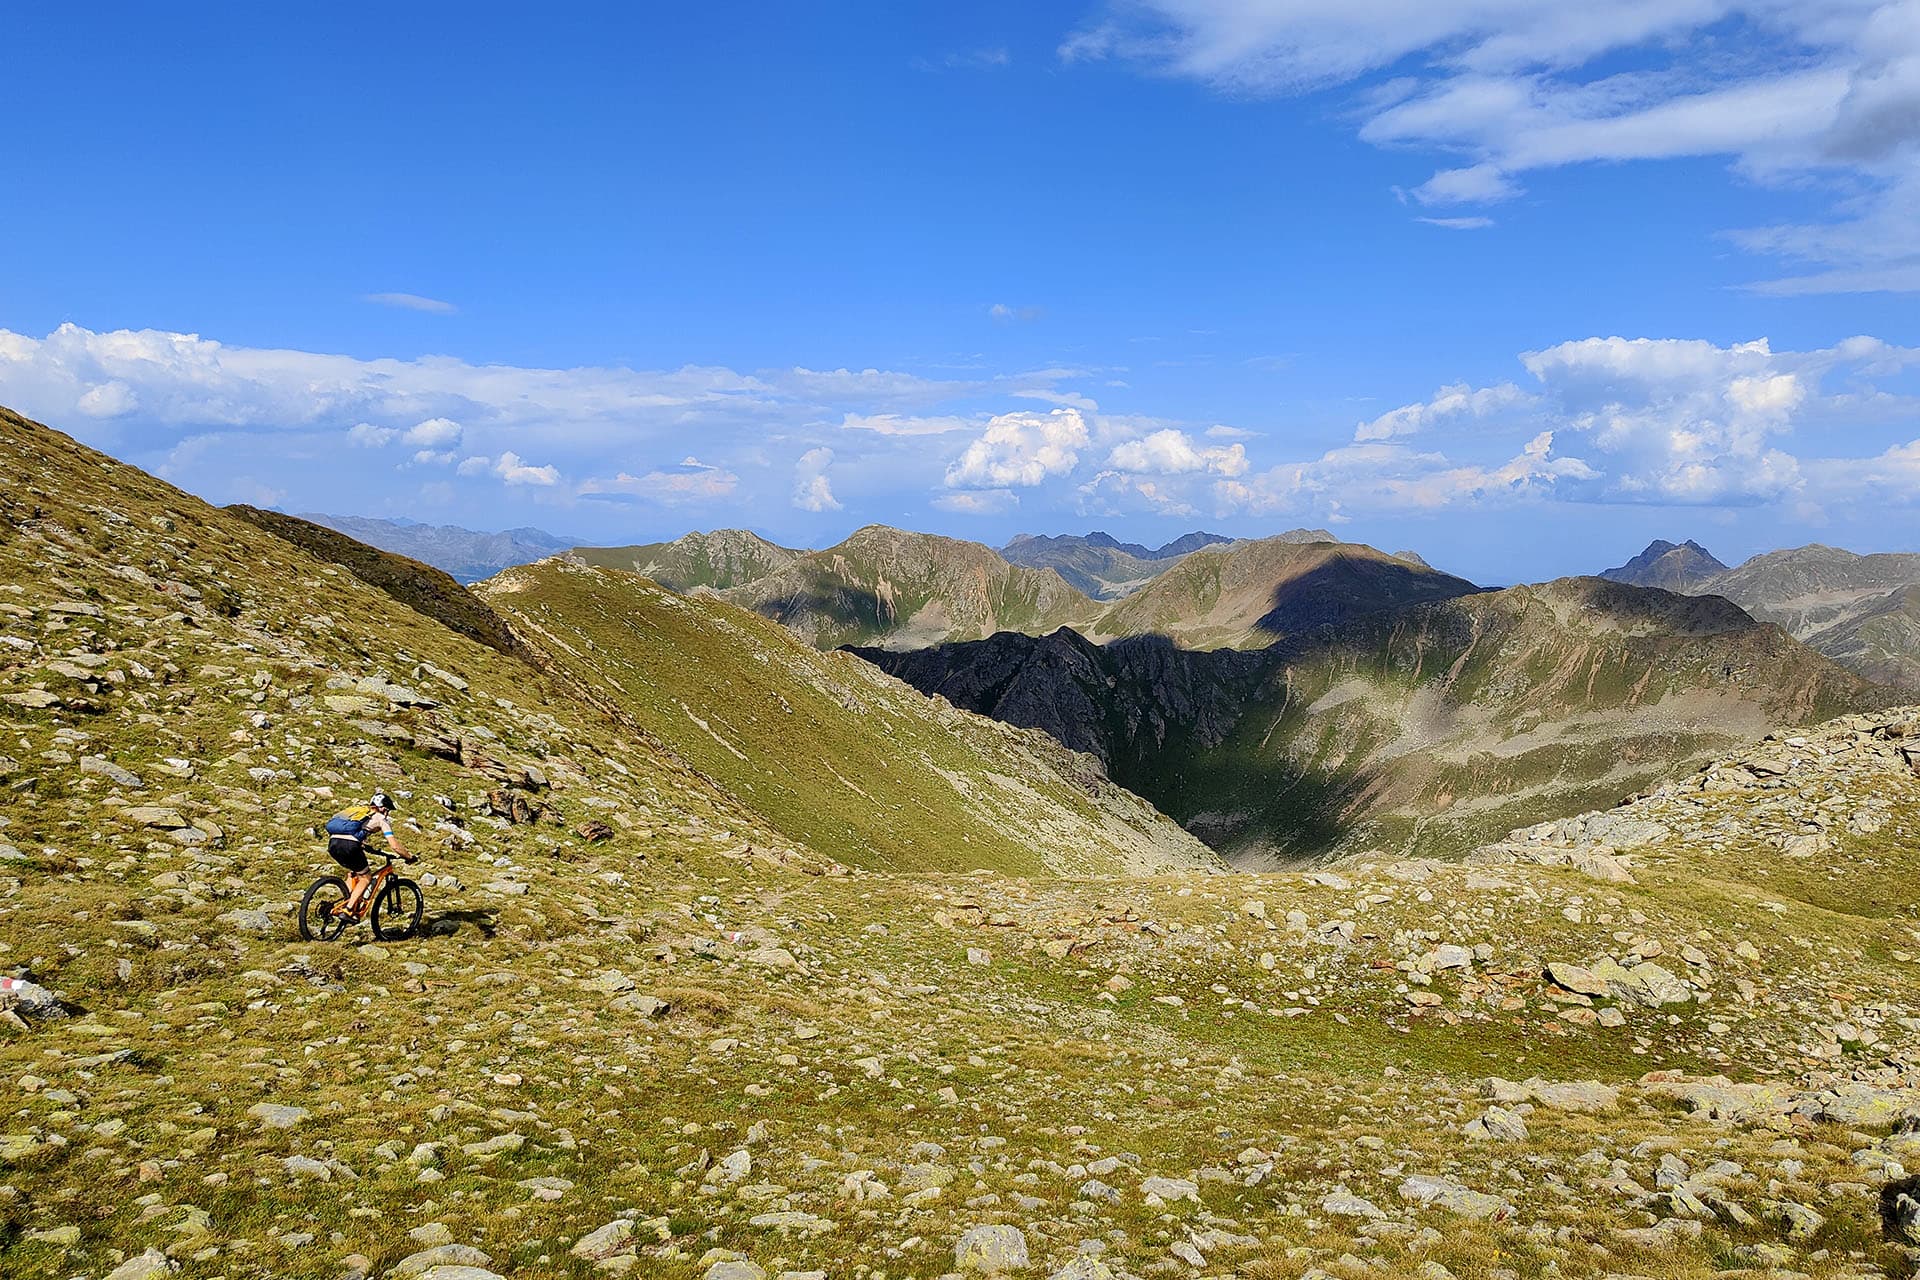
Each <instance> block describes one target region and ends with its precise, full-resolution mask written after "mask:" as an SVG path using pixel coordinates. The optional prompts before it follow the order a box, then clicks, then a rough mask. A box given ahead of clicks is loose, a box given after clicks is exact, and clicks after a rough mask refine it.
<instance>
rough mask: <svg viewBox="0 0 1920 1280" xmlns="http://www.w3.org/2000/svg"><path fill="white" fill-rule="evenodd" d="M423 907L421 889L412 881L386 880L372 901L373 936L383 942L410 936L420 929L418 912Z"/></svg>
mask: <svg viewBox="0 0 1920 1280" xmlns="http://www.w3.org/2000/svg"><path fill="white" fill-rule="evenodd" d="M426 905H427V904H426V901H425V900H424V899H423V898H421V896H420V886H419V885H417V884H415V883H414V882H413V881H411V880H389V881H387V883H386V884H384V885H382V886H381V887H380V896H379V897H377V898H375V899H374V900H373V936H374V937H376V938H378V939H380V941H382V942H398V941H399V940H400V939H402V938H410V937H412V936H413V934H414V932H415V931H416V930H417V929H419V928H420V913H421V912H422V911H424V910H426Z"/></svg>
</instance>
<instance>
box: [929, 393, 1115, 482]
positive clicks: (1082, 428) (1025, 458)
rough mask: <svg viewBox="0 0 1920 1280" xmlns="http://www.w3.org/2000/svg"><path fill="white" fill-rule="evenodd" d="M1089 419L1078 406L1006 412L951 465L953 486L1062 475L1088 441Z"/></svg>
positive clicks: (991, 421)
mask: <svg viewBox="0 0 1920 1280" xmlns="http://www.w3.org/2000/svg"><path fill="white" fill-rule="evenodd" d="M1087 441H1088V434H1087V420H1086V417H1085V415H1083V414H1082V413H1081V411H1080V410H1079V409H1076V408H1060V409H1055V410H1053V411H1052V412H1051V413H1037V412H1019V413H1003V414H1000V415H999V416H998V417H995V418H993V419H992V420H990V421H989V422H988V423H987V426H986V430H985V431H983V432H981V434H980V437H979V438H978V439H977V440H975V441H973V442H972V443H971V444H969V445H968V446H967V447H966V450H965V451H964V452H962V453H961V455H960V456H959V457H958V458H956V459H955V460H954V461H953V463H952V465H951V466H949V467H948V468H947V473H946V485H947V487H948V488H950V489H1013V488H1031V487H1033V486H1034V485H1037V484H1040V483H1041V482H1042V481H1044V480H1045V479H1046V478H1047V477H1048V476H1057V475H1064V474H1066V473H1067V472H1069V471H1071V470H1073V468H1074V466H1075V465H1076V464H1078V462H1079V461H1080V454H1079V451H1080V450H1081V449H1084V448H1085V447H1086V446H1087Z"/></svg>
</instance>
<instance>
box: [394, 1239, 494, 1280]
mask: <svg viewBox="0 0 1920 1280" xmlns="http://www.w3.org/2000/svg"><path fill="white" fill-rule="evenodd" d="M492 1261H493V1258H492V1257H491V1256H489V1255H488V1254H487V1253H485V1252H483V1251H482V1250H479V1249H476V1248H474V1247H473V1246H472V1245H470V1244H437V1245H435V1246H433V1247H432V1248H431V1249H422V1250H420V1252H418V1253H410V1254H408V1255H407V1256H406V1257H404V1258H402V1259H400V1262H399V1264H398V1265H397V1266H395V1267H394V1269H393V1270H391V1271H389V1272H387V1277H388V1280H407V1277H409V1276H424V1275H426V1274H427V1273H429V1272H432V1271H437V1270H441V1269H444V1268H450V1267H484V1266H487V1265H489V1264H490V1263H492ZM442 1280H444V1277H442Z"/></svg>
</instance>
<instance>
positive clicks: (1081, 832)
mask: <svg viewBox="0 0 1920 1280" xmlns="http://www.w3.org/2000/svg"><path fill="white" fill-rule="evenodd" d="M480 589H481V591H482V593H483V594H484V595H485V597H486V598H487V600H488V601H490V602H491V603H492V604H493V606H494V607H495V608H496V609H498V610H499V611H500V612H501V613H502V614H504V615H505V616H506V617H507V618H508V619H509V620H510V621H511V622H512V624H513V626H514V628H515V630H516V631H517V632H518V633H519V634H520V636H521V637H522V639H523V640H524V641H525V642H526V643H528V644H529V645H531V646H532V647H533V649H534V650H535V651H536V652H537V653H538V654H539V656H540V658H541V660H542V661H543V662H546V663H550V664H551V665H552V666H553V667H554V668H555V669H556V670H559V671H562V672H565V673H566V674H567V675H568V676H569V677H570V678H571V679H573V680H575V681H577V682H579V683H580V684H581V685H582V686H583V687H588V688H592V689H594V690H597V691H598V692H599V693H600V695H601V696H603V697H605V698H606V699H608V700H609V701H611V702H613V703H615V704H617V705H618V706H619V707H620V708H621V709H622V711H623V712H625V713H626V714H629V715H632V716H635V717H636V718H638V719H639V720H640V721H641V722H642V723H644V724H646V725H647V726H649V728H650V729H651V730H652V731H653V732H654V733H656V734H658V735H659V736H660V737H661V738H662V739H664V740H665V741H666V742H668V743H669V744H671V745H672V747H673V749H674V751H675V753H676V754H677V755H679V756H680V757H681V758H683V759H686V760H689V761H692V762H693V763H694V764H695V765H697V766H698V768H699V769H700V770H701V772H702V773H703V774H704V775H706V776H708V777H710V778H713V779H714V780H715V781H716V782H717V783H719V785H720V786H722V787H723V788H725V789H726V790H727V791H728V792H730V793H731V794H734V795H737V796H739V797H741V798H742V799H743V800H744V801H745V802H746V803H748V804H749V805H751V806H752V808H753V809H754V811H755V812H756V813H758V814H760V815H762V816H764V817H765V818H766V820H767V821H768V822H770V823H771V824H772V825H773V826H774V827H775V828H776V829H778V830H780V831H781V832H783V833H785V834H786V835H787V836H788V837H789V838H790V839H792V840H795V841H799V842H802V843H804V844H806V845H807V846H808V847H810V848H812V849H815V850H818V851H820V852H822V853H825V854H827V855H829V856H831V857H834V858H836V859H839V860H841V861H844V862H847V863H849V864H852V865H855V866H866V867H892V868H895V869H902V870H904V869H911V868H925V869H932V870H966V869H968V868H974V867H992V868H996V869H999V870H1003V871H1008V872H1014V873H1027V872H1038V871H1045V870H1051V871H1054V872H1056V873H1057V872H1063V871H1096V872H1097V871H1111V870H1115V869H1125V870H1132V871H1147V870H1166V869H1168V868H1172V867H1201V868H1203V867H1205V866H1207V865H1209V864H1211V863H1212V862H1213V858H1212V855H1211V854H1210V853H1209V852H1208V851H1207V850H1206V849H1205V848H1204V847H1203V846H1201V845H1199V844H1198V843H1197V842H1196V841H1194V840H1193V839H1192V838H1191V837H1190V836H1188V835H1187V834H1186V833H1185V832H1184V831H1182V830H1180V829H1179V828H1178V827H1176V826H1174V825H1173V824H1172V823H1170V822H1168V821H1167V820H1166V819H1165V818H1163V817H1161V816H1160V815H1159V814H1158V813H1156V812H1154V810H1153V809H1151V808H1150V807H1149V806H1147V805H1146V804H1145V803H1144V802H1142V801H1140V800H1139V799H1138V798H1137V797H1135V796H1133V795H1131V794H1129V793H1127V792H1124V791H1122V790H1120V789H1119V788H1118V787H1115V786H1113V785H1112V784H1111V783H1108V782H1107V781H1106V779H1105V778H1104V777H1102V776H1101V775H1100V773H1099V771H1098V768H1097V767H1096V766H1094V765H1093V764H1092V762H1091V761H1089V760H1087V759H1085V758H1084V757H1080V758H1076V757H1074V756H1072V755H1071V754H1070V753H1068V752H1066V751H1064V750H1062V749H1061V748H1060V747H1059V745H1058V744H1057V743H1055V742H1054V741H1053V740H1052V739H1050V738H1048V737H1047V736H1046V735H1044V734H1040V733H1037V732H1034V731H1031V730H1014V729H1010V728H1008V727H1007V726H1005V725H1001V724H998V723H996V722H994V721H991V720H988V719H986V718H984V717H979V716H975V715H972V714H969V713H962V712H956V711H953V710H951V709H950V708H944V707H936V706H935V704H934V703H932V702H930V701H929V700H928V699H927V698H925V697H924V696H922V695H921V694H919V693H917V692H915V691H913V690H912V689H910V688H908V687H907V686H905V685H902V684H900V683H898V682H896V681H894V680H891V679H889V678H886V677H884V676H881V675H880V674H879V673H878V672H876V671H875V670H874V669H873V668H872V667H871V666H869V665H867V664H866V663H864V662H861V661H859V660H858V659H856V658H853V657H852V656H850V655H847V654H839V653H820V652H817V651H815V650H813V649H811V648H809V647H807V646H806V645H804V644H802V643H801V642H800V641H799V640H798V639H797V638H796V637H795V636H793V635H792V634H791V633H789V632H787V631H786V630H784V629H782V628H781V627H780V626H779V625H778V624H776V623H773V622H769V621H768V620H766V619H764V618H760V617H757V616H755V615H753V614H750V613H747V612H745V611H744V610H740V609H736V608H734V607H732V606H730V605H726V604H722V603H720V602H719V601H717V600H713V599H711V598H703V597H691V598H689V597H684V596H679V595H675V594H674V593H672V592H670V591H667V590H665V589H664V588H662V587H659V586H656V585H655V584H653V583H651V582H648V581H646V580H644V579H641V578H639V577H636V576H634V575H632V574H627V573H619V572H609V571H605V570H595V569H591V568H588V567H585V566H578V565H573V564H567V563H563V562H559V561H549V562H546V563H543V564H540V565H534V566H528V567H526V568H522V569H513V570H509V571H508V572H506V573H504V574H502V575H500V576H499V577H498V578H495V579H494V580H492V581H490V582H488V583H485V584H483V585H482V587H481V588H480Z"/></svg>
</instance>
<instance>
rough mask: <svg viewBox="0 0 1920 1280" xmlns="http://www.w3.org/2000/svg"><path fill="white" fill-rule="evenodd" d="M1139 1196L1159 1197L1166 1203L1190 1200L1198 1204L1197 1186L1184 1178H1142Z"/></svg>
mask: <svg viewBox="0 0 1920 1280" xmlns="http://www.w3.org/2000/svg"><path fill="white" fill-rule="evenodd" d="M1140 1194H1141V1195H1143V1196H1159V1197H1160V1198H1161V1199H1162V1200H1165V1201H1167V1202H1168V1203H1172V1202H1173V1201H1175V1200H1191V1201H1193V1202H1194V1203H1195V1204H1199V1203H1200V1186H1199V1184H1198V1183H1195V1182H1190V1181H1188V1180H1187V1179H1185V1178H1160V1177H1153V1178H1142V1179H1141V1180H1140Z"/></svg>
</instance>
